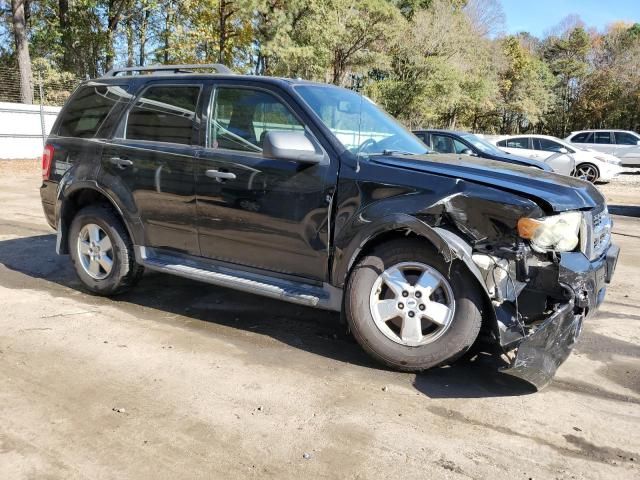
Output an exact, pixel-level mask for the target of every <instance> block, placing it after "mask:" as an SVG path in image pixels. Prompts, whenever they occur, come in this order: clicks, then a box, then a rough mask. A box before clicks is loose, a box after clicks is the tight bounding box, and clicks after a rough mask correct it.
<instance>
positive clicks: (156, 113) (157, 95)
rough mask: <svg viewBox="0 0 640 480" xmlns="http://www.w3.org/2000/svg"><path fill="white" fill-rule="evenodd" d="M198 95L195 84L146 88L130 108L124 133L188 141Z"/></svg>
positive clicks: (133, 137)
mask: <svg viewBox="0 0 640 480" xmlns="http://www.w3.org/2000/svg"><path fill="white" fill-rule="evenodd" d="M199 96H200V87H198V86H181V85H171V86H167V85H162V86H160V85H158V86H155V87H150V88H148V89H147V90H145V92H144V93H143V94H142V96H141V97H140V98H138V100H136V103H135V105H134V106H133V108H132V109H131V111H130V112H129V117H128V118H127V129H126V134H125V137H126V138H128V139H130V140H148V141H152V142H167V143H180V144H184V145H191V139H192V137H193V124H194V121H195V117H196V106H197V105H198V97H199Z"/></svg>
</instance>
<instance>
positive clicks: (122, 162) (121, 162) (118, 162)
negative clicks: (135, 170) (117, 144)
mask: <svg viewBox="0 0 640 480" xmlns="http://www.w3.org/2000/svg"><path fill="white" fill-rule="evenodd" d="M109 163H111V164H112V165H115V166H116V167H118V168H119V169H121V170H124V169H125V168H127V167H130V166H131V165H133V162H132V161H131V160H127V159H126V158H120V157H111V158H110V159H109Z"/></svg>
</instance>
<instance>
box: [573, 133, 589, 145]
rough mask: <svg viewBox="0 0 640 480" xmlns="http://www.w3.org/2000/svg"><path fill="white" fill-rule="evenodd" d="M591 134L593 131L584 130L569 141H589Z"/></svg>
mask: <svg viewBox="0 0 640 480" xmlns="http://www.w3.org/2000/svg"><path fill="white" fill-rule="evenodd" d="M590 136H591V132H582V133H579V134H577V135H575V136H574V137H573V138H571V139H570V140H569V141H570V142H573V143H589V137H590Z"/></svg>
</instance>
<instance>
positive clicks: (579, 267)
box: [41, 65, 618, 386]
mask: <svg viewBox="0 0 640 480" xmlns="http://www.w3.org/2000/svg"><path fill="white" fill-rule="evenodd" d="M206 67H207V68H211V69H215V71H216V72H217V73H209V74H207V73H197V69H199V68H203V66H197V67H196V66H159V67H147V68H133V69H123V70H116V71H111V72H109V73H108V74H107V75H106V76H105V77H103V78H99V79H96V80H89V81H86V82H84V83H83V84H82V85H81V86H80V87H79V88H78V89H77V90H76V91H75V92H74V94H73V95H72V97H71V98H70V99H69V101H68V102H67V104H66V106H65V107H64V109H63V110H62V111H61V113H60V115H59V116H58V119H57V121H56V123H55V125H54V127H53V130H52V133H51V135H50V136H49V138H48V140H47V143H46V147H45V151H44V155H43V168H42V173H43V182H42V188H41V195H42V203H43V206H44V211H45V214H46V217H47V220H48V222H49V224H50V225H51V226H52V227H53V228H55V229H56V230H57V251H58V253H60V254H69V255H70V257H71V261H72V262H73V265H74V267H75V269H76V271H77V274H78V276H79V277H80V279H81V281H82V282H83V284H84V285H85V286H86V288H87V289H89V290H90V291H92V292H95V293H97V294H101V295H114V294H117V293H120V292H122V291H124V290H125V289H127V288H129V287H131V286H133V285H134V284H135V283H136V281H137V280H138V279H139V278H140V276H141V275H142V272H143V269H145V268H147V269H150V270H157V271H160V272H166V273H170V274H174V275H179V276H183V277H188V278H192V279H197V280H201V281H203V282H207V283H210V284H214V285H220V286H225V287H230V288H235V289H239V290H244V291H246V292H249V293H254V294H259V295H265V296H268V297H274V298H279V299H282V300H286V301H289V302H294V303H298V304H301V305H307V306H311V307H318V308H323V309H329V310H334V311H342V312H344V316H345V317H346V320H347V322H348V325H349V327H350V329H351V331H352V332H353V334H354V336H355V338H356V339H357V341H358V342H359V343H360V344H361V345H362V347H363V348H364V349H365V350H367V352H369V353H370V354H371V355H373V356H374V357H375V358H377V359H378V360H380V361H381V362H383V363H385V364H386V365H388V366H391V367H393V368H397V369H400V370H405V371H418V370H423V369H426V368H430V367H433V366H436V365H440V364H442V363H444V362H449V361H452V360H453V359H455V358H456V357H458V356H459V355H460V354H462V353H463V352H465V351H466V350H467V349H469V348H470V346H471V345H472V344H473V343H474V341H475V340H476V338H477V337H478V335H479V333H480V332H483V333H484V334H486V335H487V336H488V337H489V338H491V339H492V340H493V341H494V342H495V343H497V344H498V345H500V346H501V347H502V348H503V349H504V351H514V350H516V349H517V351H516V354H515V355H513V356H512V358H513V360H512V361H513V364H512V366H511V368H510V369H509V370H508V371H509V372H511V373H513V374H515V375H517V376H520V377H521V378H525V379H528V380H529V381H531V382H533V383H534V384H536V385H538V386H542V385H544V384H546V383H547V382H548V381H549V380H550V379H551V378H552V376H553V374H554V373H555V370H556V368H557V366H558V365H559V364H560V363H561V362H562V361H564V359H565V358H566V357H567V355H568V354H569V352H570V350H571V348H572V346H573V344H574V341H575V339H576V338H577V336H578V334H579V332H580V328H581V324H582V320H583V318H584V317H585V316H586V315H587V314H589V313H590V312H593V311H594V310H595V308H596V307H597V306H598V305H599V304H600V303H601V302H602V301H603V298H604V294H605V289H606V285H605V284H606V283H608V282H609V281H610V279H611V276H612V274H613V270H614V268H615V264H616V260H617V256H618V248H617V247H616V246H614V245H613V244H612V243H611V240H610V239H611V221H610V218H609V214H608V212H607V207H606V205H605V201H604V198H603V197H602V195H600V193H599V192H598V191H597V190H596V189H595V188H594V187H593V186H592V185H590V184H588V183H586V182H583V181H581V180H578V179H575V178H568V177H561V176H558V175H555V174H553V173H549V172H545V171H542V170H537V169H532V168H529V167H518V166H512V165H508V164H505V163H501V162H494V161H490V160H485V159H480V158H475V157H464V158H462V157H459V156H458V155H443V154H430V153H429V152H428V149H427V148H426V147H425V145H424V144H423V143H421V142H420V141H419V140H418V139H417V138H416V137H415V136H414V135H412V134H411V133H410V132H408V131H407V130H405V129H404V128H403V127H402V126H401V125H399V124H398V123H397V122H396V121H395V120H393V119H392V118H390V117H389V116H387V115H386V114H385V113H383V112H382V111H381V110H380V109H379V108H378V107H377V106H376V105H375V104H374V103H373V102H372V101H370V100H369V99H367V98H366V97H364V96H362V95H360V94H358V93H356V92H353V91H350V90H346V89H343V88H339V87H335V86H331V85H324V84H318V83H312V82H307V81H302V80H290V79H281V78H267V77H254V76H243V75H234V74H232V73H231V72H229V71H228V70H227V69H226V68H225V67H223V66H219V65H210V66H206Z"/></svg>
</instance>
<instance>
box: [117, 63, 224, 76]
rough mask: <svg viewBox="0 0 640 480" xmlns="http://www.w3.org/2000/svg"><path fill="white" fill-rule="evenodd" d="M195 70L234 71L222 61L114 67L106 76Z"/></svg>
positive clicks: (191, 71) (189, 71)
mask: <svg viewBox="0 0 640 480" xmlns="http://www.w3.org/2000/svg"><path fill="white" fill-rule="evenodd" d="M194 70H215V71H216V72H217V73H225V74H232V73H233V72H232V71H231V70H230V69H229V67H227V66H226V65H222V64H221V63H208V64H203V65H150V66H148V67H126V68H113V69H111V70H109V71H108V72H107V73H105V74H104V76H105V77H116V76H118V74H120V73H129V72H173V73H193V72H194Z"/></svg>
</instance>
